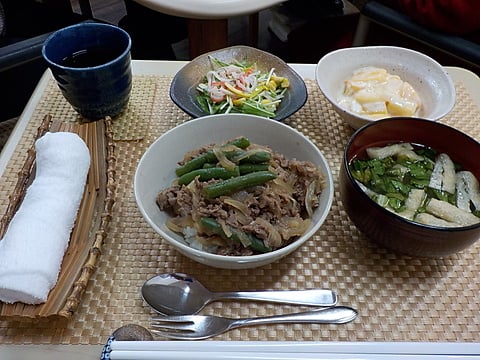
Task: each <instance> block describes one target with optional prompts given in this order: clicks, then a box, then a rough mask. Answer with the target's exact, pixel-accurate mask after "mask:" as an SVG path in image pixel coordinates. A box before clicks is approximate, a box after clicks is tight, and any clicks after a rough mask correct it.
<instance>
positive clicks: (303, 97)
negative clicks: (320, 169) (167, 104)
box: [169, 45, 308, 121]
mask: <svg viewBox="0 0 480 360" xmlns="http://www.w3.org/2000/svg"><path fill="white" fill-rule="evenodd" d="M235 49H239V50H242V49H244V50H245V51H251V52H255V53H257V54H262V55H263V56H265V57H269V58H271V59H272V60H275V61H276V62H278V63H279V64H282V66H284V67H285V68H286V69H288V71H289V76H290V75H291V76H292V78H289V81H290V84H293V83H294V81H295V83H296V84H297V86H298V90H299V93H298V94H297V99H296V101H295V102H296V104H297V105H296V106H294V107H291V109H290V110H289V111H285V112H282V113H281V114H279V115H277V114H276V116H274V117H272V118H271V119H273V120H276V121H284V120H285V119H287V118H288V117H290V116H292V115H293V114H295V113H296V112H297V111H299V110H300V109H301V108H302V107H303V106H304V105H305V103H306V102H307V99H308V91H307V85H306V84H305V81H304V80H303V78H302V77H301V76H300V75H299V74H298V73H297V71H296V70H295V69H293V68H292V67H291V66H290V65H289V64H288V63H287V62H286V61H284V60H283V59H281V58H280V57H278V56H277V55H274V54H272V53H270V52H267V51H264V50H261V49H258V48H255V47H252V46H247V45H233V46H228V47H225V48H222V49H217V50H213V51H210V52H207V53H204V54H201V55H199V56H197V57H195V58H194V59H192V60H190V61H188V62H187V63H186V64H185V65H184V66H182V68H181V69H180V70H178V71H177V73H176V74H175V75H174V77H173V79H172V81H171V83H170V90H169V96H170V99H171V100H172V101H173V102H174V103H175V104H176V105H177V106H178V107H179V108H180V109H181V110H182V111H184V112H185V113H186V114H188V115H190V116H191V117H193V118H198V117H204V116H211V115H222V114H223V113H222V114H207V113H204V112H203V111H201V110H200V109H199V108H198V111H195V110H192V109H191V108H190V107H187V106H185V105H183V103H182V102H181V101H180V100H179V99H178V96H177V95H176V90H177V87H178V86H179V79H180V78H181V76H183V74H184V72H185V71H187V70H188V69H189V68H191V67H194V66H195V64H196V62H197V61H198V60H200V59H203V58H206V57H208V56H214V55H215V54H219V53H222V52H227V51H232V50H235ZM187 93H188V92H187ZM280 108H281V105H280ZM245 115H250V114H245ZM267 119H268V118H267Z"/></svg>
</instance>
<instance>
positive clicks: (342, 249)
mask: <svg viewBox="0 0 480 360" xmlns="http://www.w3.org/2000/svg"><path fill="white" fill-rule="evenodd" d="M170 81H171V79H170V78H168V77H160V76H159V77H151V76H150V77H148V76H136V77H135V79H134V89H133V93H132V97H131V100H130V104H129V109H127V111H125V113H124V114H122V115H121V116H120V119H117V121H118V124H122V125H121V126H120V125H119V126H118V127H117V128H116V131H117V134H116V139H117V140H118V141H116V144H115V151H116V158H117V174H116V175H117V196H116V199H115V200H116V201H115V206H114V209H113V214H112V215H113V218H112V222H111V225H110V232H109V234H108V235H107V238H106V240H105V244H104V246H103V253H102V254H101V256H100V258H99V260H98V262H97V266H98V267H97V269H96V272H95V273H94V274H93V275H92V277H91V279H90V282H89V284H88V287H87V289H86V292H85V294H84V296H83V299H82V301H81V303H80V305H79V307H78V310H77V312H76V313H75V315H74V317H73V318H71V319H70V320H69V321H66V322H60V321H53V320H48V319H33V320H32V319H17V320H2V321H0V342H1V343H2V344H50V343H55V344H57V343H58V344H103V343H104V342H105V341H106V339H107V338H108V336H109V335H110V334H111V333H112V332H113V331H114V330H115V329H117V328H118V327H120V326H122V325H125V324H128V323H136V324H140V325H148V319H149V317H150V316H151V315H152V312H151V310H150V309H149V308H148V307H147V306H146V305H145V304H144V303H143V301H142V299H141V296H140V287H141V285H142V284H143V282H144V281H145V280H146V279H148V278H150V277H151V276H153V275H155V274H158V273H163V272H171V271H180V272H185V273H188V274H191V275H193V276H195V277H196V278H197V279H199V280H200V281H201V282H203V283H204V284H205V285H206V286H207V287H208V288H210V289H211V290H214V291H227V290H253V289H303V288H318V287H327V288H332V289H334V290H336V291H337V293H338V296H339V304H343V305H351V306H353V307H355V308H356V309H358V311H359V314H360V315H359V317H358V318H357V319H356V320H355V321H354V322H352V323H349V324H346V325H308V326H306V325H278V326H258V327H251V328H243V329H238V330H233V331H230V332H228V333H226V334H224V335H221V336H218V337H216V338H215V339H216V340H271V341H279V340H290V341H291V340H305V341H310V340H319V341H326V340H332V341H432V342H434V341H449V342H458V341H465V342H475V341H480V282H479V281H478V278H479V275H480V262H479V261H478V258H479V256H480V243H478V244H476V245H473V246H472V247H470V248H468V249H467V250H465V251H463V252H461V253H459V254H455V255H452V256H449V257H445V258H443V259H413V258H409V257H405V256H401V255H397V254H394V253H391V252H389V251H388V250H386V249H384V248H380V247H378V246H376V245H375V244H373V243H372V242H370V241H369V240H368V239H366V238H365V237H364V236H363V235H361V234H360V233H359V231H358V230H357V229H356V228H355V226H354V225H353V224H352V223H351V222H350V220H349V219H348V217H347V215H346V214H345V212H344V210H343V207H342V204H341V202H340V201H339V200H338V199H339V194H338V188H336V191H335V199H334V202H333V205H332V209H331V212H330V214H329V216H328V217H327V219H326V221H325V223H324V225H323V226H322V227H321V229H320V230H319V231H318V232H317V233H316V235H315V236H314V237H313V238H312V239H310V240H309V241H308V242H307V243H306V244H305V246H303V247H302V248H301V249H299V250H298V251H296V252H295V253H293V254H292V255H290V256H288V257H286V258H284V259H283V260H281V261H280V262H277V263H274V264H271V265H267V266H264V267H262V268H258V269H251V270H221V269H214V268H209V267H207V266H204V265H201V264H198V263H196V262H193V261H192V260H190V259H188V258H186V257H184V256H182V255H180V254H179V253H178V252H177V251H176V250H174V249H173V248H171V247H170V246H169V245H168V244H166V243H165V242H164V241H162V239H161V238H160V237H159V236H158V235H156V233H154V232H153V231H152V230H151V229H150V227H149V226H148V225H147V224H146V222H145V221H144V220H143V218H142V216H141V214H140V213H139V211H138V209H137V206H136V203H135V198H134V194H133V175H134V172H135V168H136V165H137V162H138V160H139V159H140V157H141V156H142V154H143V152H144V151H145V149H146V148H147V146H148V145H149V144H150V143H151V142H152V141H153V140H154V139H156V138H157V137H158V136H159V135H161V134H162V133H163V132H165V131H166V130H168V129H170V128H172V127H174V126H176V125H178V124H180V123H182V122H184V121H186V120H188V119H189V117H188V116H187V115H186V114H185V113H183V112H182V111H181V110H179V109H178V108H177V107H176V106H175V105H174V104H173V103H172V102H171V100H170V98H169V95H168V90H169V85H170ZM306 84H307V88H308V93H309V98H308V101H307V103H306V104H305V106H304V107H303V108H302V109H301V110H300V111H299V112H298V113H296V114H295V115H294V116H292V117H291V118H289V119H288V121H287V123H288V124H290V125H291V126H293V127H295V128H297V129H298V130H300V131H301V132H303V133H304V134H305V135H306V136H308V137H309V138H310V139H311V140H313V141H314V142H315V143H316V144H317V146H318V147H319V148H320V149H321V150H322V152H323V153H324V155H325V157H326V159H327V161H328V162H329V164H330V166H331V169H332V172H333V176H334V179H335V180H336V179H337V178H338V172H339V168H340V161H341V155H342V152H343V149H344V146H345V144H346V142H347V140H348V138H349V136H350V135H351V134H352V133H353V130H352V129H350V128H349V127H348V126H346V125H345V124H344V123H343V122H342V120H341V119H340V118H339V117H338V115H337V114H336V113H335V112H334V111H333V109H332V107H331V106H330V105H329V104H328V103H327V101H326V100H325V98H324V97H323V95H322V94H321V93H320V92H319V90H318V88H317V86H316V84H315V82H314V81H313V80H307V81H306ZM456 87H457V94H458V101H457V105H456V107H455V109H454V111H453V112H452V113H451V114H450V115H449V116H448V117H447V118H445V119H444V122H446V123H448V124H450V125H452V126H454V127H457V128H459V129H461V130H464V131H465V132H467V133H468V134H470V135H471V136H473V137H476V138H477V139H478V138H480V122H478V121H477V120H478V117H479V115H480V111H479V109H478V108H477V107H476V106H475V105H474V103H473V101H472V99H471V97H470V96H469V94H468V93H467V92H466V90H465V89H464V88H463V86H462V85H461V84H460V83H457V84H456ZM132 109H136V110H135V111H133V110H132ZM47 113H50V114H52V115H53V116H54V117H55V118H63V119H64V120H65V121H70V120H71V121H75V118H76V114H75V113H74V112H73V110H72V109H71V108H70V107H69V106H68V104H66V103H65V101H64V99H63V98H62V96H61V94H60V92H59V91H58V89H57V88H56V87H55V86H54V84H53V83H52V82H51V83H50V84H49V85H48V87H47V90H46V91H45V93H44V95H43V97H42V98H41V100H40V103H39V104H38V106H37V109H36V111H35V113H34V115H33V117H32V119H31V122H30V123H29V125H28V126H27V129H26V130H25V133H24V134H23V137H22V139H21V140H20V143H19V145H18V146H17V149H16V151H15V154H14V156H13V158H12V160H11V161H10V163H9V164H8V168H7V170H6V173H5V175H4V178H3V179H2V182H1V185H0V201H1V202H0V210H3V209H4V208H5V206H6V203H7V202H8V200H7V199H8V194H9V192H10V190H11V187H12V186H13V185H14V182H15V181H14V179H16V172H17V171H18V169H20V168H21V166H22V163H23V161H24V158H25V153H26V150H27V149H28V148H29V147H30V146H31V143H32V139H33V134H34V133H35V131H36V128H37V127H38V124H39V123H40V121H41V119H42V118H43V116H44V115H45V114H47ZM446 141H448V140H446ZM336 186H337V185H336ZM293 310H296V309H294V308H293V307H290V306H284V305H271V304H259V303H251V302H218V303H213V304H211V305H209V306H208V307H207V308H206V309H205V311H204V312H205V313H210V314H213V313H215V314H221V315H227V316H232V317H244V316H262V315H272V314H275V313H281V312H287V311H293Z"/></svg>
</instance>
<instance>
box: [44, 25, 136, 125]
mask: <svg viewBox="0 0 480 360" xmlns="http://www.w3.org/2000/svg"><path fill="white" fill-rule="evenodd" d="M130 48H131V38H130V36H129V35H128V33H127V32H126V31H124V30H122V29H121V28H119V27H117V26H113V25H109V24H103V23H95V22H84V23H80V24H76V25H72V26H68V27H66V28H63V29H60V30H58V31H56V32H54V33H53V34H52V35H50V36H49V37H48V38H47V40H46V41H45V43H44V45H43V48H42V55H43V57H44V59H45V60H46V61H47V63H48V66H49V68H50V70H51V72H52V74H53V76H54V78H55V79H56V81H57V84H58V86H59V88H60V90H61V91H62V94H63V95H64V97H65V98H66V99H67V101H68V102H69V103H70V105H72V107H73V108H74V109H75V110H76V111H77V112H78V113H79V114H80V115H82V117H83V118H84V120H86V121H94V120H98V119H101V118H104V117H105V116H111V117H115V116H116V115H118V114H119V113H120V112H121V111H122V110H124V109H125V107H126V105H127V104H128V100H129V97H130V92H131V89H132V71H131V55H130Z"/></svg>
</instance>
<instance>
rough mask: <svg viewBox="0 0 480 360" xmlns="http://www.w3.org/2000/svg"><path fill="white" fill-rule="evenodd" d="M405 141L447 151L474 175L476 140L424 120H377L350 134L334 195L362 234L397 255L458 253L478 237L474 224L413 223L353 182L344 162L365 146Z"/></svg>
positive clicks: (479, 169)
mask: <svg viewBox="0 0 480 360" xmlns="http://www.w3.org/2000/svg"><path fill="white" fill-rule="evenodd" d="M398 142H411V143H414V144H418V145H425V146H430V147H432V148H434V149H436V150H438V151H440V152H445V153H447V154H448V155H449V156H450V157H451V159H452V160H453V161H454V162H458V163H460V164H462V165H463V167H464V168H465V169H466V170H470V171H471V172H472V173H473V174H474V175H475V176H476V177H477V179H480V161H479V160H478V159H480V143H478V142H477V141H476V140H474V139H473V138H471V137H469V136H467V135H466V134H464V133H462V132H460V131H459V130H456V129H454V128H452V127H450V126H447V125H444V124H441V123H438V122H433V121H431V120H425V119H415V118H394V119H385V120H378V121H376V122H374V123H371V124H369V125H366V126H364V127H362V128H360V129H359V130H357V131H356V132H355V133H354V134H353V136H352V137H351V138H350V140H349V142H348V144H347V146H346V148H345V153H344V156H343V160H342V164H341V169H340V180H339V181H340V196H341V200H342V202H343V205H344V208H345V211H346V212H347V214H348V216H349V217H350V219H351V220H352V221H353V223H354V224H355V225H356V226H357V228H358V229H359V230H360V231H361V232H363V233H364V234H365V235H366V236H367V237H368V238H370V239H371V240H373V241H374V242H376V243H378V244H380V245H382V246H384V247H387V248H389V249H391V250H394V251H397V252H399V253H403V254H407V255H411V256H416V257H441V256H445V255H450V254H454V253H456V252H459V251H461V250H463V249H465V248H467V247H469V246H470V245H472V244H473V243H474V242H475V241H477V240H478V238H479V237H480V223H479V224H476V225H472V226H464V227H455V228H445V227H437V226H428V225H422V224H420V223H416V222H413V221H410V220H407V219H404V218H402V217H400V216H399V215H397V214H394V213H392V212H390V211H388V210H386V209H384V208H383V207H381V206H380V205H378V204H377V203H375V202H374V201H373V200H371V199H370V198H369V197H368V196H367V195H366V194H365V192H364V191H363V190H362V189H361V188H360V186H359V185H358V184H357V183H356V182H355V180H354V178H353V176H352V174H351V172H350V170H349V167H348V165H349V164H350V162H351V161H352V159H353V158H355V157H356V156H364V154H365V150H366V148H368V147H371V146H385V145H388V144H389V143H398Z"/></svg>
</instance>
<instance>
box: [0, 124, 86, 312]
mask: <svg viewBox="0 0 480 360" xmlns="http://www.w3.org/2000/svg"><path fill="white" fill-rule="evenodd" d="M35 150H36V174H35V179H34V180H33V182H32V184H31V185H30V186H29V187H28V189H27V191H26V194H25V197H24V199H23V201H22V204H21V205H20V207H19V209H18V210H17V212H16V213H15V215H14V217H13V219H12V220H11V222H10V224H9V226H8V229H7V231H6V233H5V236H4V237H3V239H2V240H1V241H0V300H1V301H3V302H5V303H15V302H22V303H26V304H40V303H44V302H45V301H46V300H47V297H48V294H49V292H50V290H51V289H52V288H53V287H54V286H55V284H56V282H57V279H58V274H59V273H60V268H61V264H62V260H63V256H64V254H65V251H66V250H67V248H68V243H69V240H70V234H71V231H72V229H73V226H74V223H75V219H76V216H77V212H78V208H79V206H80V202H81V200H82V197H83V192H84V189H85V183H86V179H87V174H88V169H89V167H90V152H89V150H88V147H87V146H86V144H85V143H84V141H83V140H82V139H81V138H80V137H79V136H78V135H77V134H74V133H70V132H56V133H46V134H45V135H44V136H42V137H41V138H40V139H38V140H37V141H36V142H35Z"/></svg>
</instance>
